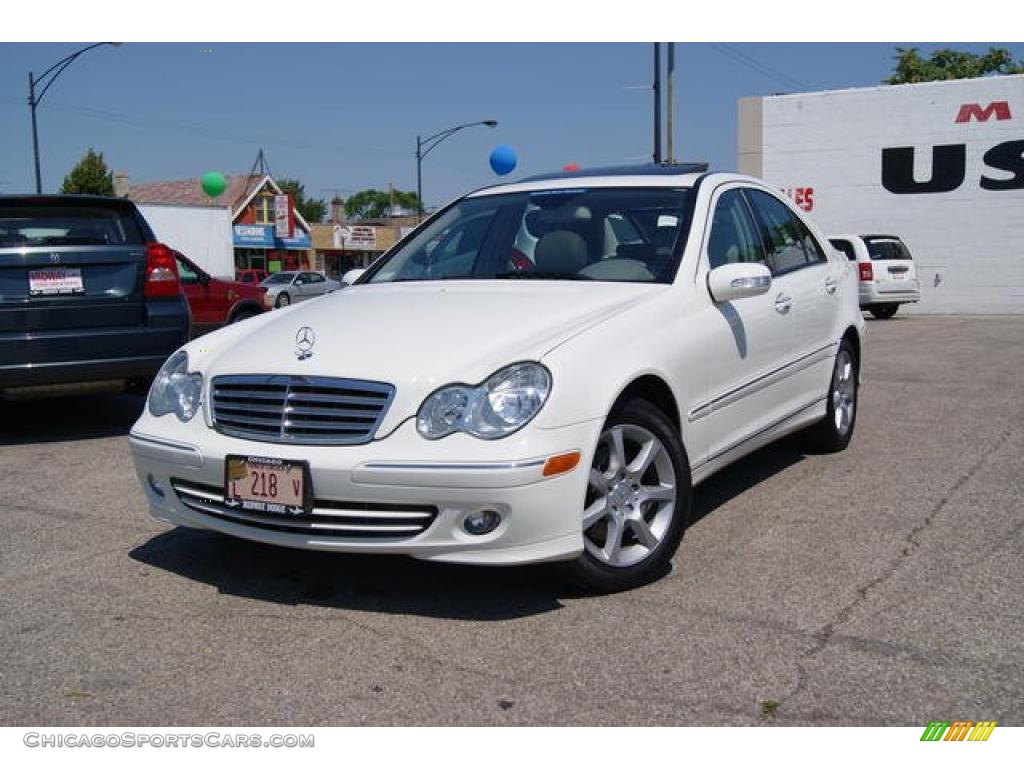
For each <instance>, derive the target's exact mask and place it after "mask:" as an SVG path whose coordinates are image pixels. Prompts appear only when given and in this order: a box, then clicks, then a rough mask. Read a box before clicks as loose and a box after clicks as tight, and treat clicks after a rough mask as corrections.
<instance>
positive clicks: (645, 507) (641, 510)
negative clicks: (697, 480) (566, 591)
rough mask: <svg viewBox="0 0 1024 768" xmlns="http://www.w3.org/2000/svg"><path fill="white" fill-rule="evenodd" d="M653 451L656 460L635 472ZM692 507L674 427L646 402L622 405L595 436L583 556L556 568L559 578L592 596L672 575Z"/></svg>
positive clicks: (585, 504)
mask: <svg viewBox="0 0 1024 768" xmlns="http://www.w3.org/2000/svg"><path fill="white" fill-rule="evenodd" d="M617 446H619V447H617ZM651 446H656V448H655V449H654V454H653V455H652V456H649V457H648V458H647V459H646V461H645V462H644V463H643V466H639V465H638V462H640V460H641V454H642V453H645V452H648V451H651V450H652V449H651ZM630 467H633V468H634V469H633V470H630ZM644 488H647V489H649V490H653V489H655V488H657V491H656V492H655V493H656V494H657V495H656V496H655V497H654V498H649V497H650V495H651V494H650V493H649V492H648V493H645V492H644ZM644 497H648V498H644ZM691 504H692V499H691V487H690V462H689V460H688V459H687V458H686V452H685V451H684V449H683V445H682V442H681V441H680V439H679V435H678V433H677V431H676V429H675V427H674V426H673V425H672V423H671V422H670V421H669V420H668V418H667V417H666V416H665V415H664V414H663V413H662V412H661V411H660V410H658V409H657V408H655V407H654V406H653V405H651V404H650V403H648V402H647V401H645V400H631V401H629V402H627V403H626V404H625V405H624V406H623V407H622V408H619V409H616V410H615V411H614V412H613V413H612V414H611V415H610V416H609V417H608V420H607V422H605V425H604V429H603V430H602V431H601V436H600V438H598V444H597V448H596V450H595V452H594V459H593V462H592V464H591V471H590V480H589V481H588V484H587V492H586V495H585V497H584V499H583V512H582V514H583V527H584V530H583V540H584V550H583V553H582V554H580V555H579V556H578V557H577V558H576V559H575V560H572V561H569V562H567V563H563V564H561V568H562V571H563V575H564V576H565V577H566V578H567V579H568V580H570V581H572V582H573V583H575V584H576V585H577V586H580V587H582V588H583V589H585V590H586V591H588V592H596V593H609V592H620V591H622V590H626V589H633V588H634V587H638V586H641V585H643V584H647V583H649V582H651V581H653V580H655V579H657V578H660V577H661V576H663V575H664V574H665V573H667V572H668V571H669V570H670V567H671V566H670V561H671V559H672V555H674V554H675V551H676V549H677V548H678V547H679V542H680V541H681V540H682V538H683V533H684V532H685V531H686V525H687V523H688V521H689V517H690V508H691ZM610 537H615V538H610Z"/></svg>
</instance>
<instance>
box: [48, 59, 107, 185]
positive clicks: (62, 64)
mask: <svg viewBox="0 0 1024 768" xmlns="http://www.w3.org/2000/svg"><path fill="white" fill-rule="evenodd" d="M103 45H109V46H112V47H114V48H116V47H117V46H119V45H121V44H120V43H93V44H92V45H87V46H85V48H82V49H81V50H78V51H75V52H74V53H72V54H71V55H70V56H65V57H64V58H63V59H61V60H60V61H58V62H57V63H56V64H54V65H53V66H52V67H50V68H49V69H48V70H46V71H45V72H43V74H41V75H40V76H39V77H36V76H35V75H34V74H33V73H32V72H29V73H28V106H29V110H30V111H31V112H32V157H33V159H34V161H35V174H36V194H37V195H40V194H42V192H43V182H42V176H41V174H40V172H39V129H38V126H37V122H36V107H38V106H39V102H40V101H42V100H43V96H45V95H46V92H47V91H48V90H49V89H50V86H51V85H53V81H54V80H56V79H57V78H58V77H59V76H60V73H61V72H63V71H64V70H65V69H67V68H68V67H69V66H70V65H71V62H73V61H74V60H75V59H77V58H78V57H79V56H81V55H82V54H83V53H85V52H86V51H91V50H92V49H93V48H99V47H100V46H103ZM47 77H49V80H47ZM40 85H41V86H42V87H43V89H42V90H41V91H39V93H38V95H37V94H36V88H37V87H38V86H40Z"/></svg>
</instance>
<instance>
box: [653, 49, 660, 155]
mask: <svg viewBox="0 0 1024 768" xmlns="http://www.w3.org/2000/svg"><path fill="white" fill-rule="evenodd" d="M654 162H655V163H660V162H661V43H655V44H654Z"/></svg>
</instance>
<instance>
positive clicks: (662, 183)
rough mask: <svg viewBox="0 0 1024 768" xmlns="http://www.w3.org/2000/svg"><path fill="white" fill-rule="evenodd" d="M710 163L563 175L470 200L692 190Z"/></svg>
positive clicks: (485, 192)
mask: <svg viewBox="0 0 1024 768" xmlns="http://www.w3.org/2000/svg"><path fill="white" fill-rule="evenodd" d="M707 169H708V164H707V163H658V164H654V163H648V164H646V165H622V166H609V167H599V168H582V169H580V170H578V171H560V172H557V173H546V174H540V175H537V176H529V177H527V178H525V179H522V180H521V181H516V182H511V183H508V184H498V185H495V186H492V187H486V188H484V189H479V190H477V191H475V192H471V193H470V194H469V195H467V197H486V196H488V195H499V194H506V193H509V192H533V191H537V190H542V189H574V188H576V187H580V186H586V187H689V186H692V185H693V184H694V182H696V180H697V179H698V178H700V177H701V176H703V175H704V174H705V173H706V172H707Z"/></svg>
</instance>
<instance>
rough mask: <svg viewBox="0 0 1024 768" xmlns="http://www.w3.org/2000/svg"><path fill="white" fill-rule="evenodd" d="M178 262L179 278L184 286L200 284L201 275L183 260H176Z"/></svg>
mask: <svg viewBox="0 0 1024 768" xmlns="http://www.w3.org/2000/svg"><path fill="white" fill-rule="evenodd" d="M175 261H177V262H178V276H179V277H180V278H181V282H182V284H183V285H195V284H196V283H198V282H199V275H197V274H196V271H195V270H194V269H192V267H190V266H189V265H188V263H186V262H185V261H183V260H182V259H175Z"/></svg>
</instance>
